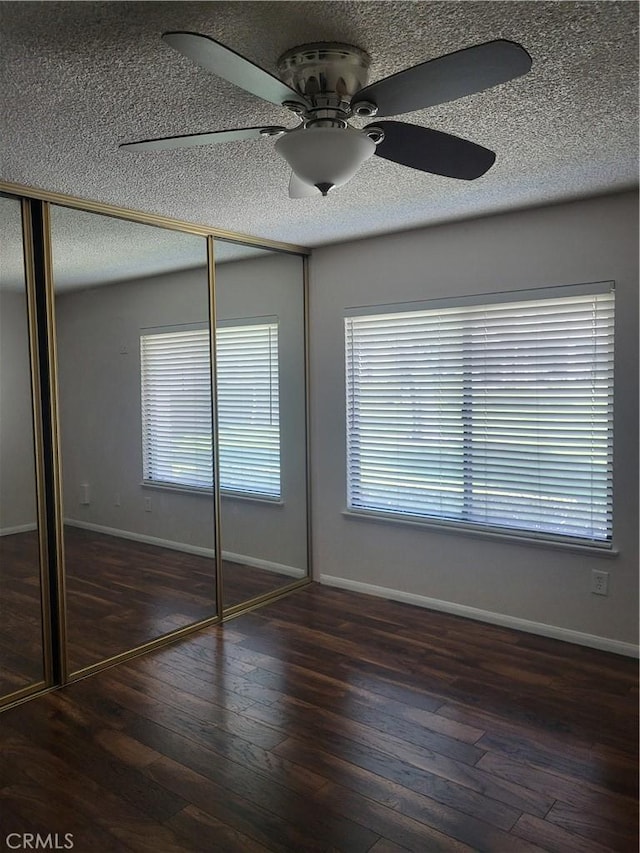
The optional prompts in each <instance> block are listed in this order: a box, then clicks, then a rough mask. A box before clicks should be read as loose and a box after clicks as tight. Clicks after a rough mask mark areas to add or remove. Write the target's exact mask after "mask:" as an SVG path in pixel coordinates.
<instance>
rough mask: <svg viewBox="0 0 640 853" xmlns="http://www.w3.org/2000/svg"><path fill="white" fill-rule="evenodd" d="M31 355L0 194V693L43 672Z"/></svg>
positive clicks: (18, 271) (14, 241)
mask: <svg viewBox="0 0 640 853" xmlns="http://www.w3.org/2000/svg"><path fill="white" fill-rule="evenodd" d="M33 361H35V359H34V358H33V357H32V354H31V351H30V345H29V314H28V302H27V288H26V280H25V266H24V255H23V240H22V214H21V203H20V201H19V200H18V199H16V198H12V197H10V196H5V195H2V194H0V699H8V698H9V697H10V696H12V697H17V696H19V695H20V694H22V693H24V692H25V691H28V690H29V688H34V687H35V686H37V685H41V686H42V684H43V682H44V680H45V662H44V639H45V636H47V632H46V630H45V631H43V608H42V604H43V575H42V572H41V556H40V543H39V527H38V523H39V522H38V493H37V484H36V472H37V468H38V465H37V461H36V460H37V454H36V453H35V444H34V435H35V432H34V406H33V401H34V399H37V391H36V388H37V384H36V386H34V385H33V383H32V370H34V371H37V365H35V364H33V363H32V362H33ZM47 639H48V637H47Z"/></svg>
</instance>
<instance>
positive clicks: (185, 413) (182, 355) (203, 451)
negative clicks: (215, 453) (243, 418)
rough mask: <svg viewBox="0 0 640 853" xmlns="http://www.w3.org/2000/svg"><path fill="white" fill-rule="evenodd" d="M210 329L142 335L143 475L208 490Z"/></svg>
mask: <svg viewBox="0 0 640 853" xmlns="http://www.w3.org/2000/svg"><path fill="white" fill-rule="evenodd" d="M209 352H210V351H209V331H208V329H206V328H205V329H198V328H185V329H182V330H179V331H178V330H172V331H167V332H164V333H162V334H158V333H155V334H148V335H141V337H140V360H141V378H142V456H143V476H144V479H145V481H147V482H151V483H167V484H173V485H180V486H191V487H195V488H209V489H210V488H211V484H212V482H213V461H212V447H211V359H210V355H209Z"/></svg>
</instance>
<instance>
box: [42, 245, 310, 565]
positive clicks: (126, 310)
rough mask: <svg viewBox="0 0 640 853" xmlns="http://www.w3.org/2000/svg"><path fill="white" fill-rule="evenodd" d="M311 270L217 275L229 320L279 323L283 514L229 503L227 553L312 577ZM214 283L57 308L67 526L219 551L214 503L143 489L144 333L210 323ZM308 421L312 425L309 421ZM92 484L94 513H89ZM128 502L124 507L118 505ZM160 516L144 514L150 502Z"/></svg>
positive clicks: (168, 282)
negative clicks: (305, 285)
mask: <svg viewBox="0 0 640 853" xmlns="http://www.w3.org/2000/svg"><path fill="white" fill-rule="evenodd" d="M301 269H302V267H301V261H300V260H299V259H298V258H293V257H290V256H282V255H275V256H274V255H269V257H268V258H265V259H262V258H261V259H258V260H248V261H238V262H235V263H229V264H223V265H221V266H219V267H218V269H217V270H216V283H217V288H218V292H219V299H218V306H217V308H218V317H219V318H220V319H231V318H236V317H246V316H258V315H261V314H270V315H273V314H277V315H278V316H279V318H280V360H281V387H282V391H281V404H280V405H281V421H282V428H281V429H282V435H281V443H282V448H283V454H282V455H283V470H282V486H283V505H282V506H277V505H272V504H268V503H265V502H253V501H247V500H243V501H241V500H236V499H226V498H225V499H223V502H222V503H223V506H222V539H221V545H222V548H223V550H224V551H227V552H232V553H235V554H240V555H244V556H248V557H255V558H258V559H260V560H266V561H269V562H274V563H278V564H283V565H285V566H289V567H295V568H300V569H302V568H306V562H307V558H306V521H305V505H306V501H305V489H306V486H305V479H304V465H301V464H300V461H301V460H302V462H304V396H300V395H301V393H302V391H303V386H301V385H300V378H299V377H303V376H304V372H303V370H302V371H301V370H300V365H301V364H303V361H302V362H301V355H302V354H303V352H304V349H303V337H302V335H303V332H302V327H301V320H302V316H303V311H302V304H303V303H302V285H301V282H302V276H301ZM207 306H208V302H207V278H206V271H205V270H204V269H201V270H188V271H186V272H183V273H172V274H169V275H165V276H156V277H153V278H148V279H144V280H137V281H131V282H123V283H119V284H112V285H103V286H99V287H94V288H91V289H87V290H81V291H75V292H71V293H63V294H61V295H59V296H58V298H57V300H56V319H57V328H58V364H59V390H60V420H61V441H62V463H63V481H64V504H65V507H64V510H65V517H66V518H67V519H70V520H73V521H78V522H81V523H85V524H92V525H99V526H102V527H107V528H112V529H114V530H120V531H126V532H130V533H134V534H139V535H142V536H152V537H156V538H158V539H162V540H166V541H171V542H175V543H186V544H187V545H189V546H192V547H193V546H195V547H196V548H213V547H214V533H213V500H212V497H211V496H210V495H206V494H192V493H185V492H177V491H171V490H165V489H162V490H161V489H156V488H149V487H144V486H142V485H141V481H142V430H141V405H140V348H139V339H140V331H141V329H143V328H145V327H155V326H163V325H177V324H181V323H197V322H206V321H207V318H208V307H207ZM301 415H302V421H301V420H300V416H301ZM83 483H86V484H88V486H89V491H90V503H89V504H88V505H83V504H82V503H81V486H82V484H83ZM116 496H118V499H119V503H120V505H119V506H117V505H116ZM148 498H150V499H151V511H150V512H147V511H145V499H148Z"/></svg>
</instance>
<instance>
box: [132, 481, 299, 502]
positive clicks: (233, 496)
mask: <svg viewBox="0 0 640 853" xmlns="http://www.w3.org/2000/svg"><path fill="white" fill-rule="evenodd" d="M140 485H141V486H142V488H143V489H155V490H157V491H159V492H177V493H178V494H186V495H200V496H201V497H205V498H211V497H213V489H206V488H197V487H196V486H179V485H178V484H177V483H151V482H149V481H147V480H143V481H142V482H141V483H140ZM220 496H221V497H223V498H225V500H226V499H230V500H236V501H251V502H252V503H261V504H270V505H271V506H284V501H283V500H282V498H270V497H268V496H267V495H254V494H252V493H251V492H229V491H225V490H224V489H221V490H220Z"/></svg>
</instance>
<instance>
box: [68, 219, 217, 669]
mask: <svg viewBox="0 0 640 853" xmlns="http://www.w3.org/2000/svg"><path fill="white" fill-rule="evenodd" d="M51 243H52V255H53V281H54V290H55V321H56V349H57V379H58V417H59V429H60V447H61V470H62V506H63V516H64V536H63V542H64V572H65V611H66V613H65V616H66V638H67V670H68V672H69V673H70V674H73V673H77V672H79V671H82V670H84V669H86V668H88V667H91V666H93V665H95V664H98V663H100V662H103V661H105V660H109V659H111V658H113V657H115V656H117V655H119V654H122V653H125V652H128V651H130V650H133V649H135V648H138V647H140V646H143V645H145V644H146V643H149V642H151V641H153V640H156V639H157V638H160V637H162V636H164V635H166V634H168V633H171V632H174V631H176V630H179V629H181V628H185V627H186V626H189V625H192V624H194V623H197V622H201V621H203V620H205V619H208V618H211V617H215V616H216V614H217V602H216V565H215V522H214V519H215V512H214V495H213V452H212V404H211V394H212V391H211V388H212V381H211V347H210V305H209V280H208V272H207V241H206V238H204V237H201V236H196V235H192V234H188V233H183V232H180V231H175V230H168V229H164V228H158V227H155V226H150V225H143V224H139V223H135V222H131V221H128V220H125V219H118V218H113V217H108V216H102V215H98V214H94V213H87V212H84V211H80V210H77V209H72V208H67V207H62V206H56V205H52V207H51Z"/></svg>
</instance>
